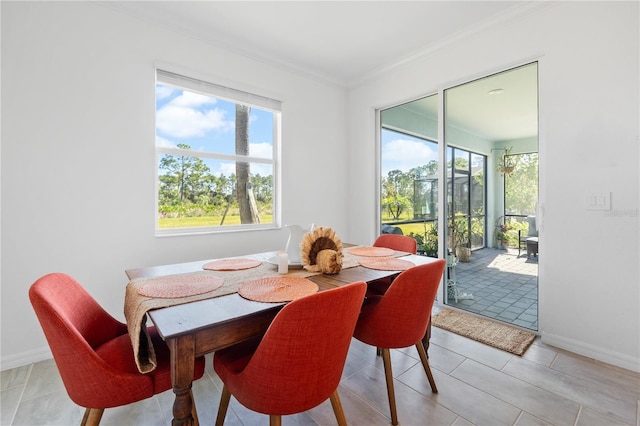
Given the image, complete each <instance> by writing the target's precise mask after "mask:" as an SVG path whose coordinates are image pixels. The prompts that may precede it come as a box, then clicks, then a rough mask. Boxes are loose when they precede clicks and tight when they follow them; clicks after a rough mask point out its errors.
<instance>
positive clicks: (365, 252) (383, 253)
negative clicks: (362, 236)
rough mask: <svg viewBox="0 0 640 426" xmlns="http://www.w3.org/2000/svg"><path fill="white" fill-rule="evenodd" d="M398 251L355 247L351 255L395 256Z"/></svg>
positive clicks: (384, 248) (383, 248) (350, 250)
mask: <svg viewBox="0 0 640 426" xmlns="http://www.w3.org/2000/svg"><path fill="white" fill-rule="evenodd" d="M395 252H396V251H395V250H393V249H390V248H386V247H367V246H363V247H353V248H350V249H349V253H351V254H354V255H356V256H372V257H373V256H393V254H394V253H395Z"/></svg>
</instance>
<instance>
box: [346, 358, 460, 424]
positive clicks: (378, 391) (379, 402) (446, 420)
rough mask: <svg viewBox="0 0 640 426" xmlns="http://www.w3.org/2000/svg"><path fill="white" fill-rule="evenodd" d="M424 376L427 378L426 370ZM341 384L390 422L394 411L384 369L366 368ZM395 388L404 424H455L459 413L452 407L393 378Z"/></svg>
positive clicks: (399, 416) (400, 418)
mask: <svg viewBox="0 0 640 426" xmlns="http://www.w3.org/2000/svg"><path fill="white" fill-rule="evenodd" d="M414 368H415V367H414ZM420 369H422V367H420ZM412 370H413V369H412ZM422 375H423V376H424V380H425V381H426V376H425V375H424V370H423V371H422ZM342 386H344V387H346V388H347V389H349V390H350V391H352V392H357V394H358V396H360V397H361V398H363V399H364V400H365V401H366V402H367V403H368V404H370V405H371V406H373V407H374V408H375V409H376V410H378V411H379V412H381V413H383V414H384V416H385V417H386V419H387V420H386V421H387V423H386V424H388V422H389V421H390V417H391V414H390V409H389V400H388V397H387V387H386V382H385V377H384V372H383V371H380V370H378V369H376V368H372V367H367V368H364V369H362V371H360V372H358V373H357V374H355V375H353V376H352V377H349V379H347V380H345V381H343V383H342ZM394 389H395V394H396V406H397V409H398V418H399V421H400V423H402V424H405V425H414V424H435V425H440V424H452V423H453V421H454V420H455V418H456V415H455V414H454V413H452V412H451V411H450V410H448V409H446V408H445V407H443V406H441V405H439V404H437V403H435V402H434V401H432V400H429V399H428V398H425V397H424V396H422V395H420V394H419V393H417V392H415V391H413V390H412V389H411V388H409V387H407V386H406V385H405V384H404V383H402V382H400V381H398V380H395V381H394Z"/></svg>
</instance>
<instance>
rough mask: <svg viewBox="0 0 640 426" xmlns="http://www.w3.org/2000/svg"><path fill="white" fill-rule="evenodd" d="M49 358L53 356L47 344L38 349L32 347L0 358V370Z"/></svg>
mask: <svg viewBox="0 0 640 426" xmlns="http://www.w3.org/2000/svg"><path fill="white" fill-rule="evenodd" d="M51 358H53V355H51V350H50V349H49V347H48V346H45V347H42V348H40V349H33V350H31V351H26V352H22V353H20V354H17V355H11V356H9V357H3V358H2V359H1V360H0V371H4V370H11V369H12V368H18V367H22V366H24V365H29V364H32V363H34V362H38V361H44V360H45V359H51Z"/></svg>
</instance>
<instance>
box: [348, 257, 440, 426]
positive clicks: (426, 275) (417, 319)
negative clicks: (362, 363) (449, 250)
mask: <svg viewBox="0 0 640 426" xmlns="http://www.w3.org/2000/svg"><path fill="white" fill-rule="evenodd" d="M445 264H446V262H445V261H444V260H443V259H438V260H436V261H434V262H431V263H428V264H425V265H419V266H414V267H413V268H410V269H407V270H406V271H404V272H402V273H401V274H400V275H398V277H397V278H396V279H395V280H394V281H393V283H392V284H391V286H390V287H389V289H388V290H387V292H386V293H385V294H384V296H377V297H376V296H373V297H368V298H367V301H366V303H365V304H364V306H363V307H362V313H361V314H360V318H359V319H358V323H357V324H356V330H355V332H354V334H353V336H354V337H355V338H356V339H358V340H360V341H361V342H364V343H366V344H369V345H372V346H376V347H378V348H381V349H382V359H383V362H384V371H385V378H386V382H387V393H388V396H389V407H390V409H391V423H392V424H393V425H397V424H398V414H397V411H396V402H395V392H394V389H393V373H392V371H391V354H390V350H389V349H395V348H406V347H408V346H412V345H415V347H416V349H417V350H418V354H419V355H420V360H421V361H422V366H423V367H424V371H425V373H426V374H427V378H428V380H429V384H430V385H431V390H432V391H433V392H434V393H437V392H438V389H437V387H436V383H435V381H434V379H433V375H432V374H431V368H429V360H428V359H427V354H426V352H425V350H424V346H423V345H422V341H421V339H422V337H423V336H424V335H425V331H426V330H427V326H428V325H429V322H430V317H431V308H432V307H433V302H434V300H435V298H436V293H437V291H438V285H439V284H440V280H441V278H442V274H443V272H444V268H445Z"/></svg>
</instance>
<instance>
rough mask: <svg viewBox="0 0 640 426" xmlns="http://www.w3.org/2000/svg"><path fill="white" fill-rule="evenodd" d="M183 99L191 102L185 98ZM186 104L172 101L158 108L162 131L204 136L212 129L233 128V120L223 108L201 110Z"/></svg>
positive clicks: (158, 126)
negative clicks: (228, 117) (229, 118)
mask: <svg viewBox="0 0 640 426" xmlns="http://www.w3.org/2000/svg"><path fill="white" fill-rule="evenodd" d="M176 99H178V98H176ZM182 101H184V102H189V100H185V99H184V98H183V100H182ZM182 101H181V102H182ZM184 105H185V104H181V103H180V102H178V103H177V104H174V102H173V101H172V102H170V103H169V104H167V105H166V106H164V107H163V108H161V109H160V110H158V112H157V114H156V126H157V128H158V129H159V130H160V131H161V132H162V133H164V134H166V135H168V136H175V137H179V138H193V137H202V136H204V135H205V133H206V132H208V131H210V130H219V131H227V130H230V129H233V125H234V124H233V121H230V120H227V119H226V117H225V116H226V112H225V111H223V110H220V109H217V108H216V109H210V110H205V111H199V110H196V109H194V108H189V107H185V106H184Z"/></svg>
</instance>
